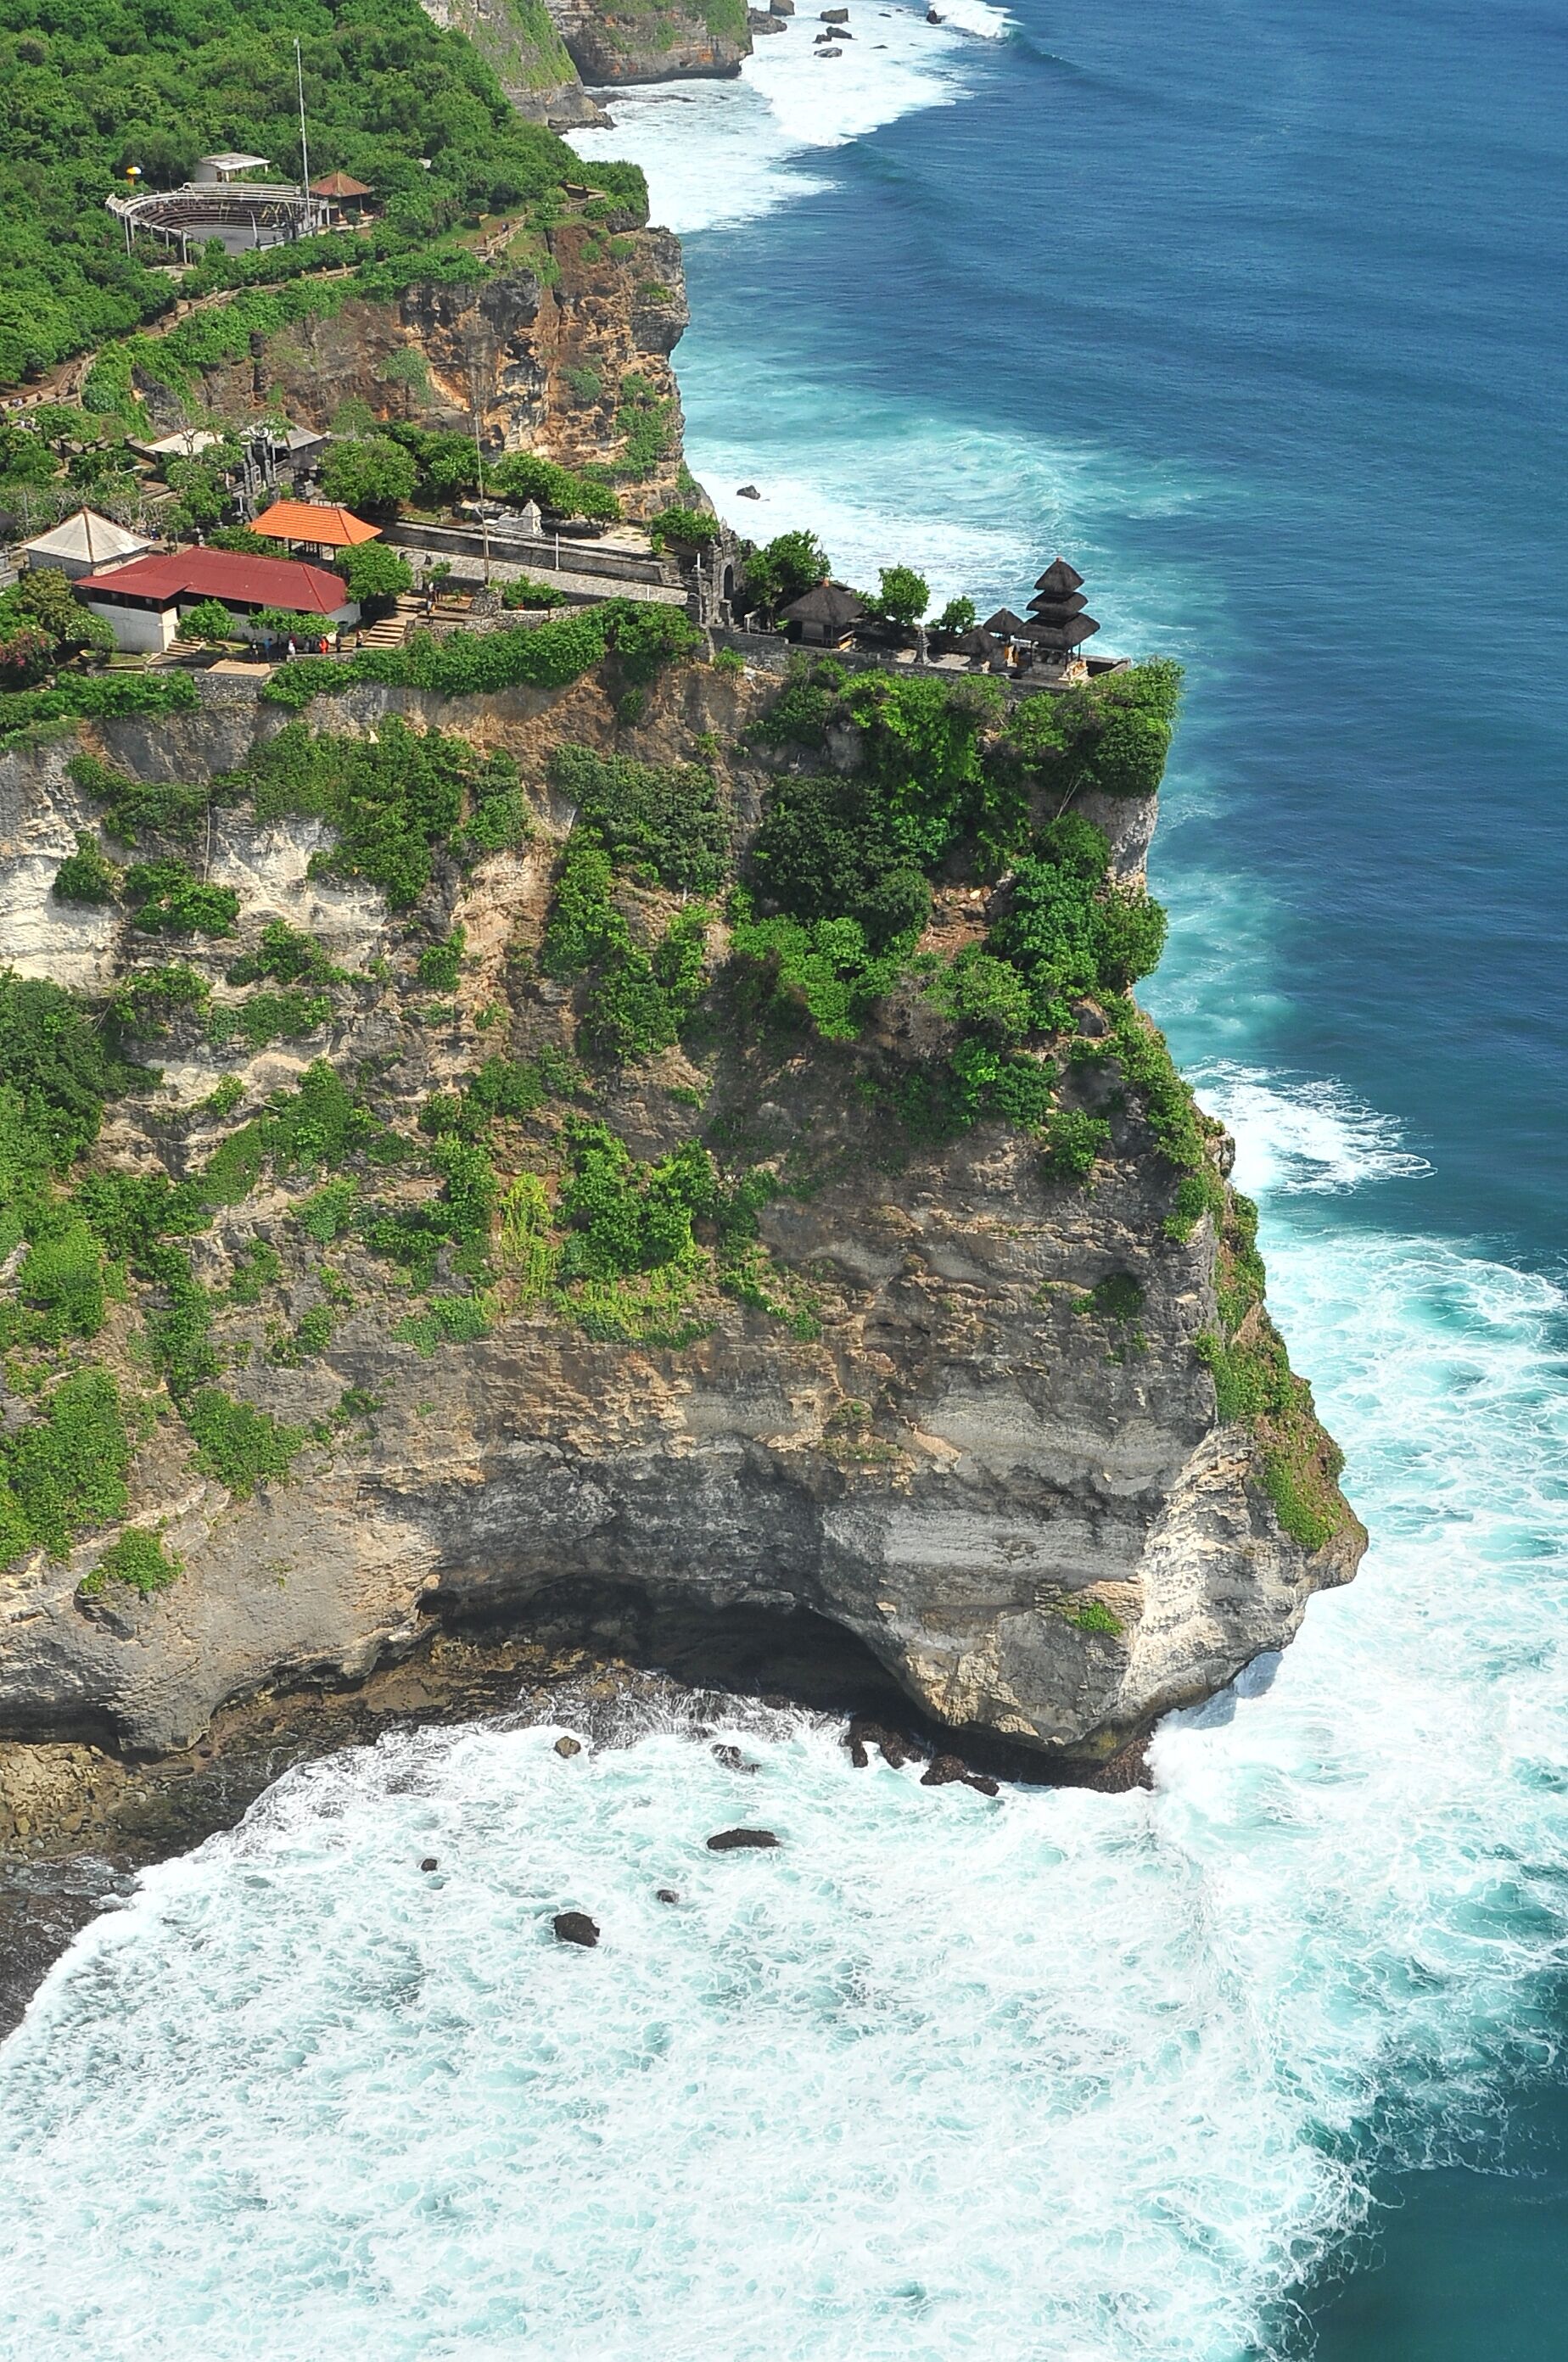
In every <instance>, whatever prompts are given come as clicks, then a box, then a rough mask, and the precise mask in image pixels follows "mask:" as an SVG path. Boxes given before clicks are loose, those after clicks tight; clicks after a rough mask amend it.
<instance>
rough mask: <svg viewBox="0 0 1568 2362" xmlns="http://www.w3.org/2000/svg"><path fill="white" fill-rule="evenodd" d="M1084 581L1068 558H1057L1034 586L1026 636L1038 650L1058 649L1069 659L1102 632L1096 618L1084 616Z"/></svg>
mask: <svg viewBox="0 0 1568 2362" xmlns="http://www.w3.org/2000/svg"><path fill="white" fill-rule="evenodd" d="M1083 579H1084V578H1083V576H1082V575H1081V574H1080V573H1079V572H1078V570H1077V567H1075V566H1069V565H1068V563H1067V561H1066V558H1065V557H1054V558H1053V559H1052V561H1051V563H1050V565H1049V566H1048V567H1047V568H1045V571H1044V573H1043V575H1042V576H1041V577H1040V579H1039V581H1038V582H1036V584H1035V586H1034V596H1033V598H1032V600H1031V601H1030V602H1029V613H1030V622H1029V624H1028V625H1027V626H1026V631H1027V636H1028V637H1029V638H1030V639H1031V640H1032V641H1033V643H1034V645H1035V646H1036V647H1037V648H1047V649H1059V650H1060V651H1061V653H1062V654H1063V655H1064V656H1066V655H1068V654H1070V652H1071V651H1072V650H1073V649H1074V648H1077V647H1081V646H1083V643H1084V642H1085V640H1088V639H1092V638H1093V636H1094V635H1095V633H1096V632H1098V631H1099V624H1097V623H1096V622H1095V619H1094V617H1093V616H1092V615H1086V614H1085V613H1084V609H1085V608H1086V607H1087V606H1088V600H1087V599H1086V598H1085V597H1084V595H1083Z"/></svg>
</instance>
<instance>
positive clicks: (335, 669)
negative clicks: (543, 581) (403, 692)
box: [187, 599, 702, 708]
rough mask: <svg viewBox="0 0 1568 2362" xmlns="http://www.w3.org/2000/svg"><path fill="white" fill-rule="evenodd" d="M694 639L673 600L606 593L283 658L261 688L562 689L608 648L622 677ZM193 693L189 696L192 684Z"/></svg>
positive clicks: (641, 671) (652, 669) (292, 692)
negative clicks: (460, 627)
mask: <svg viewBox="0 0 1568 2362" xmlns="http://www.w3.org/2000/svg"><path fill="white" fill-rule="evenodd" d="M701 645H702V635H701V632H699V631H698V630H697V629H696V627H695V625H694V624H690V623H688V621H687V619H686V616H685V614H684V613H683V612H682V611H681V609H679V607H650V606H646V605H644V604H643V603H642V602H639V601H637V600H634V599H606V600H604V601H603V602H602V603H601V604H600V605H599V606H597V607H588V608H584V609H583V610H582V611H581V612H580V613H577V614H574V615H565V616H562V617H561V619H560V620H559V621H558V622H553V623H548V624H515V625H513V626H512V627H510V628H508V629H505V630H502V631H498V632H453V633H451V634H449V635H448V636H447V638H446V639H437V638H436V636H435V635H434V634H433V633H430V632H414V633H412V634H411V635H409V637H408V639H407V640H406V641H405V642H404V644H403V646H402V647H401V648H366V649H365V650H363V651H362V653H361V654H360V655H359V656H357V657H352V658H350V659H349V661H348V663H340V662H338V661H337V659H336V658H333V657H299V658H297V659H296V660H295V661H294V662H293V664H288V665H283V666H282V667H281V668H279V670H278V671H277V672H275V673H274V674H273V676H272V679H271V680H270V681H269V683H268V684H267V687H266V689H265V690H264V691H263V694H264V696H266V697H267V698H268V699H270V700H271V702H272V703H273V704H276V705H291V706H293V707H295V708H298V707H301V706H304V705H308V704H309V702H310V701H311V699H312V698H313V697H325V696H330V695H333V694H335V693H337V692H339V691H341V690H345V689H347V688H348V687H349V686H350V685H351V684H352V683H353V682H354V681H357V680H376V681H384V682H387V683H389V684H391V685H392V686H393V687H396V688H406V689H422V690H427V691H429V692H430V693H431V694H432V695H434V696H436V697H490V696H495V695H497V694H498V693H499V692H500V691H502V690H508V689H520V688H524V687H528V688H533V689H565V688H566V687H567V686H568V684H569V682H571V681H574V680H580V679H582V676H583V675H584V673H587V672H591V671H592V669H593V668H594V666H595V665H596V664H600V663H602V661H603V659H604V657H606V656H608V655H611V654H614V655H616V656H617V657H619V658H620V660H621V663H622V667H623V669H624V671H625V672H626V674H627V677H628V678H629V679H637V680H649V679H653V678H654V676H655V675H656V674H657V672H659V671H660V670H661V669H662V668H663V667H664V666H665V665H667V664H671V663H675V662H678V661H679V659H680V658H681V657H688V656H694V655H695V654H696V652H697V650H698V649H699V648H700V647H701ZM188 686H189V684H188V683H187V687H188ZM192 696H193V698H194V691H192Z"/></svg>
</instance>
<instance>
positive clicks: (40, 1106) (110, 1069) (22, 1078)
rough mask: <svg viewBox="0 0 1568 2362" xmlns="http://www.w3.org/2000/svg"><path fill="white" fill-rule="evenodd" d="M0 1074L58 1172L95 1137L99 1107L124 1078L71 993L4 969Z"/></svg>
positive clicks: (0, 995) (42, 979)
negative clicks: (55, 1164) (16, 1098)
mask: <svg viewBox="0 0 1568 2362" xmlns="http://www.w3.org/2000/svg"><path fill="white" fill-rule="evenodd" d="M0 1076H4V1078H5V1082H6V1087H7V1088H8V1089H9V1090H11V1091H14V1092H15V1093H16V1094H17V1097H18V1098H20V1100H21V1101H22V1104H23V1106H24V1107H25V1109H26V1110H27V1116H28V1123H29V1124H30V1125H31V1126H32V1127H33V1128H34V1130H35V1131H37V1132H38V1133H39V1136H40V1138H41V1139H42V1140H43V1141H44V1142H46V1143H47V1145H48V1148H49V1151H50V1154H51V1155H52V1156H53V1158H54V1159H55V1161H56V1163H57V1164H59V1165H60V1166H61V1168H62V1169H63V1167H64V1166H65V1165H66V1164H69V1163H70V1162H71V1160H72V1157H74V1156H77V1155H80V1153H81V1152H82V1151H83V1149H84V1148H86V1147H89V1146H90V1145H91V1143H92V1142H94V1140H96V1139H97V1137H98V1128H99V1125H100V1124H101V1123H102V1121H103V1117H104V1102H105V1099H107V1098H111V1097H112V1096H113V1094H114V1093H115V1092H116V1090H119V1089H121V1088H123V1087H124V1085H125V1082H126V1079H127V1077H126V1075H125V1072H124V1069H123V1068H121V1067H119V1066H116V1064H115V1063H114V1061H113V1060H112V1059H111V1058H110V1056H109V1054H108V1053H107V1051H106V1050H105V1046H104V1042H103V1038H102V1036H101V1035H100V1033H99V1032H98V1031H97V1029H96V1028H95V1026H94V1024H93V1021H92V1020H91V1018H90V1017H89V1015H88V1014H87V1011H86V1010H85V1009H84V1008H83V1005H82V1003H81V1002H80V1001H79V1000H78V999H76V997H75V995H74V994H73V993H70V992H67V991H66V990H65V988H64V987H63V986H61V985H58V984H51V983H50V981H49V980H48V979H47V978H45V977H20V976H17V975H16V974H15V973H14V971H13V970H11V969H9V968H6V969H4V970H0Z"/></svg>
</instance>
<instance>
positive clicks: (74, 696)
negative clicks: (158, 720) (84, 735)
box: [0, 672, 200, 745]
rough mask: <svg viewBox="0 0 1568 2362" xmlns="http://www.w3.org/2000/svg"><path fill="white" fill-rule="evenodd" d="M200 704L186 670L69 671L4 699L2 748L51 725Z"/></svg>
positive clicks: (1, 703)
mask: <svg viewBox="0 0 1568 2362" xmlns="http://www.w3.org/2000/svg"><path fill="white" fill-rule="evenodd" d="M0 687H3V684H0ZM199 703H200V699H199V698H198V697H197V694H196V684H195V682H194V681H193V680H192V679H190V678H189V676H188V675H187V674H185V673H182V672H152V673H149V672H126V673H70V674H66V675H62V676H61V679H59V680H57V681H56V682H55V683H54V684H53V686H52V687H51V688H49V689H23V690H17V692H16V693H15V695H13V696H5V695H0V745H4V744H5V742H6V740H7V739H8V738H18V737H20V736H22V735H23V734H24V733H26V732H28V731H32V730H37V729H39V728H40V727H42V726H44V725H46V724H48V723H57V722H72V721H76V720H78V719H80V720H83V721H88V722H108V721H113V720H115V719H116V718H117V717H119V716H120V715H122V714H131V713H136V714H149V713H190V712H193V711H194V709H195V707H196V706H197V705H198V704H199Z"/></svg>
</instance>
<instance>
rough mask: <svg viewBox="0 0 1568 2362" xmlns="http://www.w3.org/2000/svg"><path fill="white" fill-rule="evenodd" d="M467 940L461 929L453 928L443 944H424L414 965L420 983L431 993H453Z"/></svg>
mask: <svg viewBox="0 0 1568 2362" xmlns="http://www.w3.org/2000/svg"><path fill="white" fill-rule="evenodd" d="M467 940H468V939H467V937H466V936H465V934H464V933H463V930H462V928H461V927H454V928H453V930H452V932H451V933H450V934H449V935H448V936H447V939H446V941H445V942H444V943H438V944H425V949H424V950H423V951H422V952H421V953H420V955H419V957H418V959H417V960H416V961H415V963H414V973H415V975H416V976H417V977H418V978H419V981H420V983H421V984H424V985H428V986H429V988H430V989H431V991H432V992H452V991H455V990H456V988H457V983H458V972H459V970H460V969H461V967H462V965H463V951H464V947H465V945H466V943H467Z"/></svg>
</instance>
